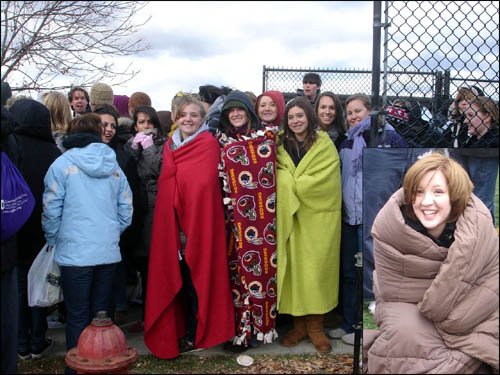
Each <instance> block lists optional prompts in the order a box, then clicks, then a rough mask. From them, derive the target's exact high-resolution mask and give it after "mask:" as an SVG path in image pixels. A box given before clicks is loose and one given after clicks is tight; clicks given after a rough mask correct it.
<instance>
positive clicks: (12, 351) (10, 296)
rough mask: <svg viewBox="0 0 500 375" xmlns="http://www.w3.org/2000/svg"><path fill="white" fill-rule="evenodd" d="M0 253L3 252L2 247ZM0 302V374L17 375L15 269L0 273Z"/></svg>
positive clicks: (16, 294)
mask: <svg viewBox="0 0 500 375" xmlns="http://www.w3.org/2000/svg"><path fill="white" fill-rule="evenodd" d="M2 251H4V249H3V246H2ZM1 289H2V290H1V292H2V293H1V294H0V296H1V302H2V306H1V309H2V316H1V318H2V320H1V328H2V331H1V336H2V355H1V356H0V357H1V359H0V367H1V368H0V373H1V374H17V353H16V351H17V345H15V343H16V342H17V320H18V319H19V312H18V294H19V293H18V291H17V269H16V268H14V269H12V270H10V271H6V272H2V284H1Z"/></svg>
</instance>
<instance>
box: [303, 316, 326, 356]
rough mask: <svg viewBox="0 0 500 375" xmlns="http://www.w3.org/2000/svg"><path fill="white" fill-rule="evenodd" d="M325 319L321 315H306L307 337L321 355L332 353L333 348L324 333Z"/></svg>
mask: <svg viewBox="0 0 500 375" xmlns="http://www.w3.org/2000/svg"><path fill="white" fill-rule="evenodd" d="M323 317H324V315H319V314H313V315H306V329H307V335H308V336H309V338H310V339H311V341H312V343H313V345H314V347H315V348H316V350H317V351H318V352H319V353H330V352H331V351H332V346H331V345H330V340H328V338H327V337H326V336H325V334H324V333H323Z"/></svg>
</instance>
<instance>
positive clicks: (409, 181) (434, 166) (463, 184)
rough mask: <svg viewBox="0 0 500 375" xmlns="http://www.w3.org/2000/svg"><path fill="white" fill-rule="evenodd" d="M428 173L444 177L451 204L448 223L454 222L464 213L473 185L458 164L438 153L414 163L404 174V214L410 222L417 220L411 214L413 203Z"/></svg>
mask: <svg viewBox="0 0 500 375" xmlns="http://www.w3.org/2000/svg"><path fill="white" fill-rule="evenodd" d="M429 171H435V172H437V171H441V172H442V173H443V174H444V176H445V177H446V181H447V183H448V194H449V196H450V204H451V211H450V216H449V217H448V222H453V221H456V220H457V219H458V217H459V216H460V215H462V213H463V212H464V211H465V207H467V202H468V201H469V199H470V196H471V194H472V190H473V189H474V185H473V184H472V181H471V180H470V178H469V175H468V174H467V172H466V171H465V169H464V168H463V167H462V166H461V165H460V164H459V163H457V162H456V161H455V160H453V159H451V158H449V157H447V156H445V155H443V154H441V153H439V152H434V153H432V154H431V155H429V156H425V157H423V158H422V159H420V160H418V161H416V162H415V163H414V164H413V165H412V166H411V167H410V169H408V171H407V172H406V174H405V177H404V179H403V189H404V193H405V199H404V204H405V209H406V213H407V214H408V216H409V217H410V218H411V219H412V220H417V217H416V216H415V212H413V202H415V198H416V195H417V190H418V188H419V185H420V182H421V181H422V178H423V177H424V175H425V174H426V173H427V172H429Z"/></svg>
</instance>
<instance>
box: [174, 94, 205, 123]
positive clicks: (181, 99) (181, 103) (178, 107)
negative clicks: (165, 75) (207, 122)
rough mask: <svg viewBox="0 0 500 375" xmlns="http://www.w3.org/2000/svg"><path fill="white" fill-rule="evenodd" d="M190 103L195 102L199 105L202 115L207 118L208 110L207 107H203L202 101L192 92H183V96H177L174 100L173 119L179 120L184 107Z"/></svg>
mask: <svg viewBox="0 0 500 375" xmlns="http://www.w3.org/2000/svg"><path fill="white" fill-rule="evenodd" d="M189 104H194V105H196V106H198V109H199V110H200V116H201V118H202V119H204V118H205V115H206V111H205V108H203V105H202V104H201V102H200V101H199V100H198V99H197V98H196V96H194V95H192V94H182V96H180V95H179V96H175V97H174V99H173V100H172V107H171V111H172V120H174V121H177V120H178V119H179V117H180V115H181V113H182V111H183V110H184V108H185V107H186V106H187V105H189Z"/></svg>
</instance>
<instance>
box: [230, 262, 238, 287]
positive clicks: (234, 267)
mask: <svg viewBox="0 0 500 375" xmlns="http://www.w3.org/2000/svg"><path fill="white" fill-rule="evenodd" d="M229 278H230V280H232V281H234V284H235V285H240V279H239V277H238V261H237V260H232V261H231V262H229Z"/></svg>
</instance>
